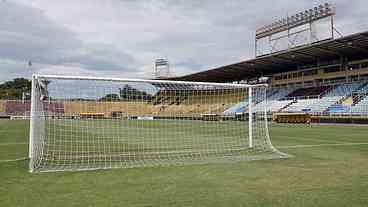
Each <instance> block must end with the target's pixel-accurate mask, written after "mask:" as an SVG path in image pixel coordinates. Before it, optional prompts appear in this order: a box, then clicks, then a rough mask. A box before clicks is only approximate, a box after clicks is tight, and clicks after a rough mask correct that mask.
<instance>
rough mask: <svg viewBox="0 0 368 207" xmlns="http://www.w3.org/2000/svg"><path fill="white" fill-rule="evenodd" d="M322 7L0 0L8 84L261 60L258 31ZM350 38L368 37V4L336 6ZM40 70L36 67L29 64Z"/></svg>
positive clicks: (169, 0)
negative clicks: (35, 77) (158, 64)
mask: <svg viewBox="0 0 368 207" xmlns="http://www.w3.org/2000/svg"><path fill="white" fill-rule="evenodd" d="M322 3H324V1H316V0H273V1H270V0H257V1H255V0H248V1H247V0H234V1H231V0H228V1H223V0H218V1H217V0H157V1H156V0H136V1H133V0H63V1H60V0H0V82H2V81H5V80H10V79H12V78H15V77H27V78H28V77H30V74H32V73H43V74H68V75H93V76H113V77H128V78H150V77H151V76H152V73H153V61H154V59H156V58H167V59H168V60H169V61H170V63H171V70H172V72H173V73H174V74H175V75H183V74H188V73H193V72H198V71H201V70H207V69H210V68H214V67H217V66H221V65H225V64H230V63H234V62H238V61H241V60H244V59H249V58H253V57H254V35H255V30H256V28H257V27H259V26H262V25H264V24H267V23H271V22H272V21H274V20H276V19H278V18H280V17H283V16H286V14H293V13H295V12H299V11H303V10H305V9H309V8H311V7H314V6H317V5H319V4H322ZM329 3H332V4H334V5H335V6H336V10H337V16H336V27H337V29H338V30H339V31H340V32H341V33H342V34H344V35H348V34H352V33H356V32H362V31H365V30H368V1H367V0H351V1H346V0H335V1H329ZM29 60H31V61H32V66H31V67H28V61H29Z"/></svg>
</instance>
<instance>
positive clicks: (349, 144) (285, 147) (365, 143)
mask: <svg viewBox="0 0 368 207" xmlns="http://www.w3.org/2000/svg"><path fill="white" fill-rule="evenodd" d="M354 145H368V142H356V143H332V144H310V145H292V146H278V147H276V148H277V149H288V148H307V147H324V146H354Z"/></svg>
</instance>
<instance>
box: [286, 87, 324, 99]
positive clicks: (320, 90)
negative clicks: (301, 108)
mask: <svg viewBox="0 0 368 207" xmlns="http://www.w3.org/2000/svg"><path fill="white" fill-rule="evenodd" d="M328 90H331V86H319V87H309V88H299V89H296V90H295V91H293V92H291V93H290V94H288V95H287V97H288V98H299V97H320V96H321V95H322V94H324V93H326V92H327V91H328Z"/></svg>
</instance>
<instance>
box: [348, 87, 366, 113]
mask: <svg viewBox="0 0 368 207" xmlns="http://www.w3.org/2000/svg"><path fill="white" fill-rule="evenodd" d="M356 93H357V94H359V95H360V100H359V101H357V102H354V104H353V105H352V106H351V113H353V114H364V115H367V114H368V83H366V84H364V85H363V87H361V88H360V89H359V90H357V91H356Z"/></svg>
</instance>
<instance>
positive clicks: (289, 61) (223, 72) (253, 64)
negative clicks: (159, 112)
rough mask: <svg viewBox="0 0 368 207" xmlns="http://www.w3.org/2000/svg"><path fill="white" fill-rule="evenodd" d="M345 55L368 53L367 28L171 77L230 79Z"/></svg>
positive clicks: (202, 80) (263, 73) (267, 72)
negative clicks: (336, 37) (360, 31)
mask: <svg viewBox="0 0 368 207" xmlns="http://www.w3.org/2000/svg"><path fill="white" fill-rule="evenodd" d="M342 57H346V58H350V59H352V58H365V57H368V31H367V32H362V33H357V34H353V35H349V36H345V37H342V38H339V39H329V40H324V41H320V42H315V43H312V44H308V45H303V46H299V47H295V48H292V49H289V50H286V51H280V52H276V53H272V54H268V55H264V56H260V57H257V58H255V59H251V60H246V61H242V62H239V63H235V64H231V65H226V66H222V67H218V68H214V69H211V70H207V71H203V72H199V73H194V74H190V75H185V76H181V77H174V78H171V80H181V81H201V82H231V81H239V80H244V79H249V78H254V77H257V76H265V75H270V74H274V73H279V72H286V71H291V70H296V68H297V67H298V66H301V65H307V64H313V63H316V62H317V61H328V60H334V59H339V58H342Z"/></svg>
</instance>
